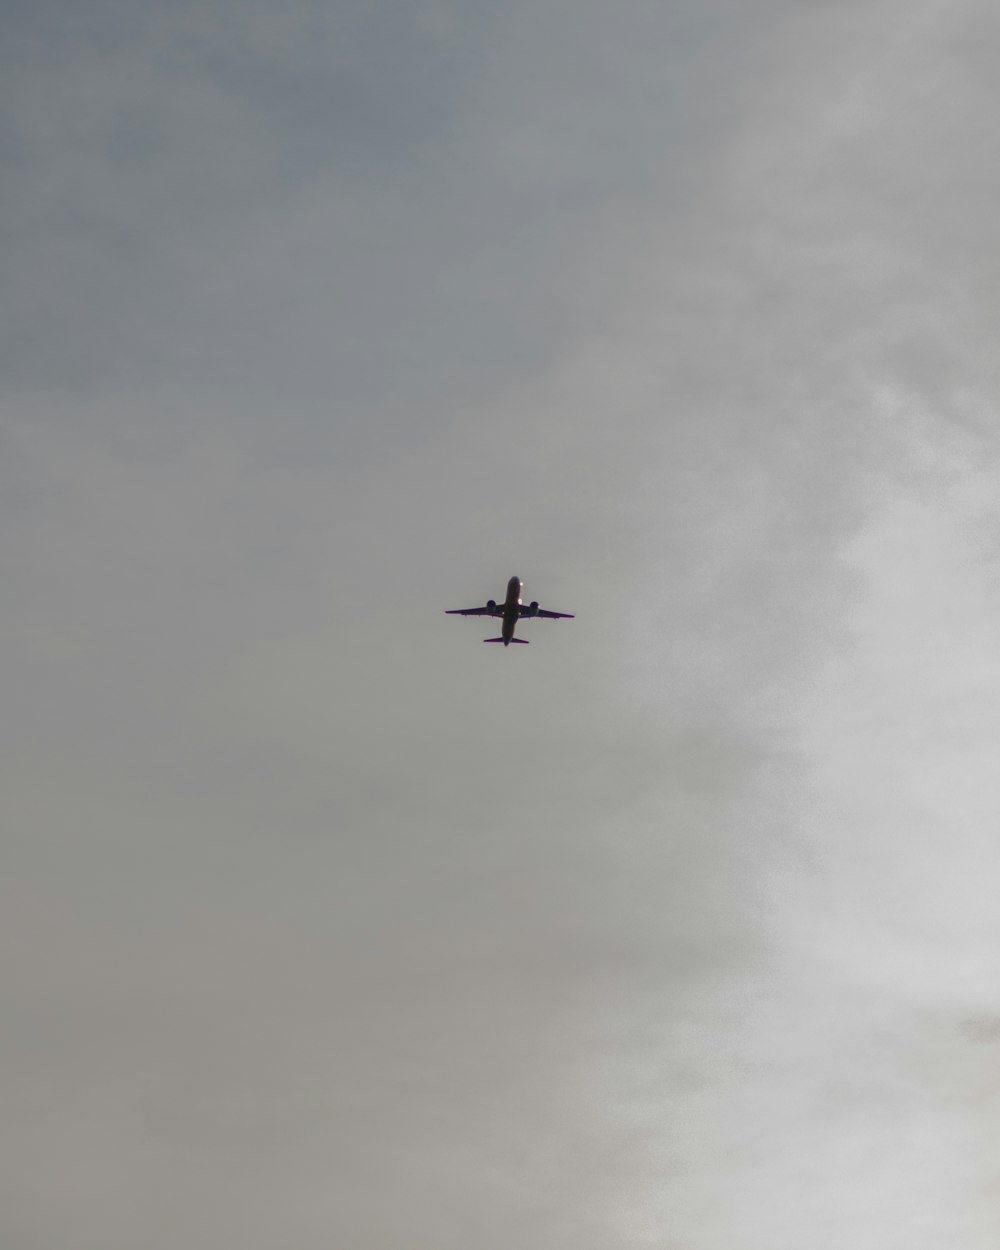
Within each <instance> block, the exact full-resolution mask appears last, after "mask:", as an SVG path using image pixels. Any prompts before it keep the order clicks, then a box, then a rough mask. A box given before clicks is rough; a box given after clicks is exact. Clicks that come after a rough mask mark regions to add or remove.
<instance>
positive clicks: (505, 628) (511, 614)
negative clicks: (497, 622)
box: [500, 577, 521, 647]
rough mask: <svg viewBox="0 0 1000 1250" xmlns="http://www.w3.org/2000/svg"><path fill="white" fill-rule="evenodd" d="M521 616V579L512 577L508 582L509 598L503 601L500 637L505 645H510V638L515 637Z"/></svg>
mask: <svg viewBox="0 0 1000 1250" xmlns="http://www.w3.org/2000/svg"><path fill="white" fill-rule="evenodd" d="M520 617H521V579H520V578H519V577H512V578H511V579H510V581H509V582H508V583H507V598H506V599H505V600H504V602H503V625H502V626H501V628H500V637H501V638H502V639H503V645H504V646H505V647H509V646H510V640H511V639H512V638H513V637H514V626H515V625H516V624H517V622H518V621H519V620H520Z"/></svg>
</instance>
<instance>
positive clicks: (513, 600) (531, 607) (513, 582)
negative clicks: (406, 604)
mask: <svg viewBox="0 0 1000 1250" xmlns="http://www.w3.org/2000/svg"><path fill="white" fill-rule="evenodd" d="M522 584H523V583H522V582H521V579H520V578H519V577H512V578H511V579H510V581H509V582H508V583H507V598H506V599H505V600H504V601H503V603H497V601H496V600H495V599H487V600H486V606H485V607H483V608H446V609H445V611H446V612H447V613H448V615H449V616H502V617H503V625H502V626H501V628H500V637H499V638H484V639H483V642H502V643H503V645H504V646H505V647H507V646H510V644H511V643H512V642H521V643H524V645H525V646H527V645H528V640H527V638H515V637H514V627H515V626H516V625H517V623H518V621H519V620H520V619H521V617H522V616H544V617H546V618H547V619H548V620H550V621H557V620H564V619H566V618H572V616H573V613H572V612H549V611H548V610H547V609H546V608H540V607H539V606H538V600H537V599H532V601H531V602H530V603H527V604H525V603H522V602H521V586H522Z"/></svg>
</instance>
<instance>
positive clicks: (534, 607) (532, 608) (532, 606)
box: [528, 599, 538, 616]
mask: <svg viewBox="0 0 1000 1250" xmlns="http://www.w3.org/2000/svg"><path fill="white" fill-rule="evenodd" d="M528 615H529V616H537V615H538V600H537V599H532V601H531V602H530V603H529V604H528Z"/></svg>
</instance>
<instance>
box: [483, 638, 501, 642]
mask: <svg viewBox="0 0 1000 1250" xmlns="http://www.w3.org/2000/svg"><path fill="white" fill-rule="evenodd" d="M483 642H503V639H502V638H484V639H483Z"/></svg>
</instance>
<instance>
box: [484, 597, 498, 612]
mask: <svg viewBox="0 0 1000 1250" xmlns="http://www.w3.org/2000/svg"><path fill="white" fill-rule="evenodd" d="M486 606H487V607H488V608H489V610H490V611H491V612H496V610H497V601H496V600H495V599H487V600H486Z"/></svg>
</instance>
